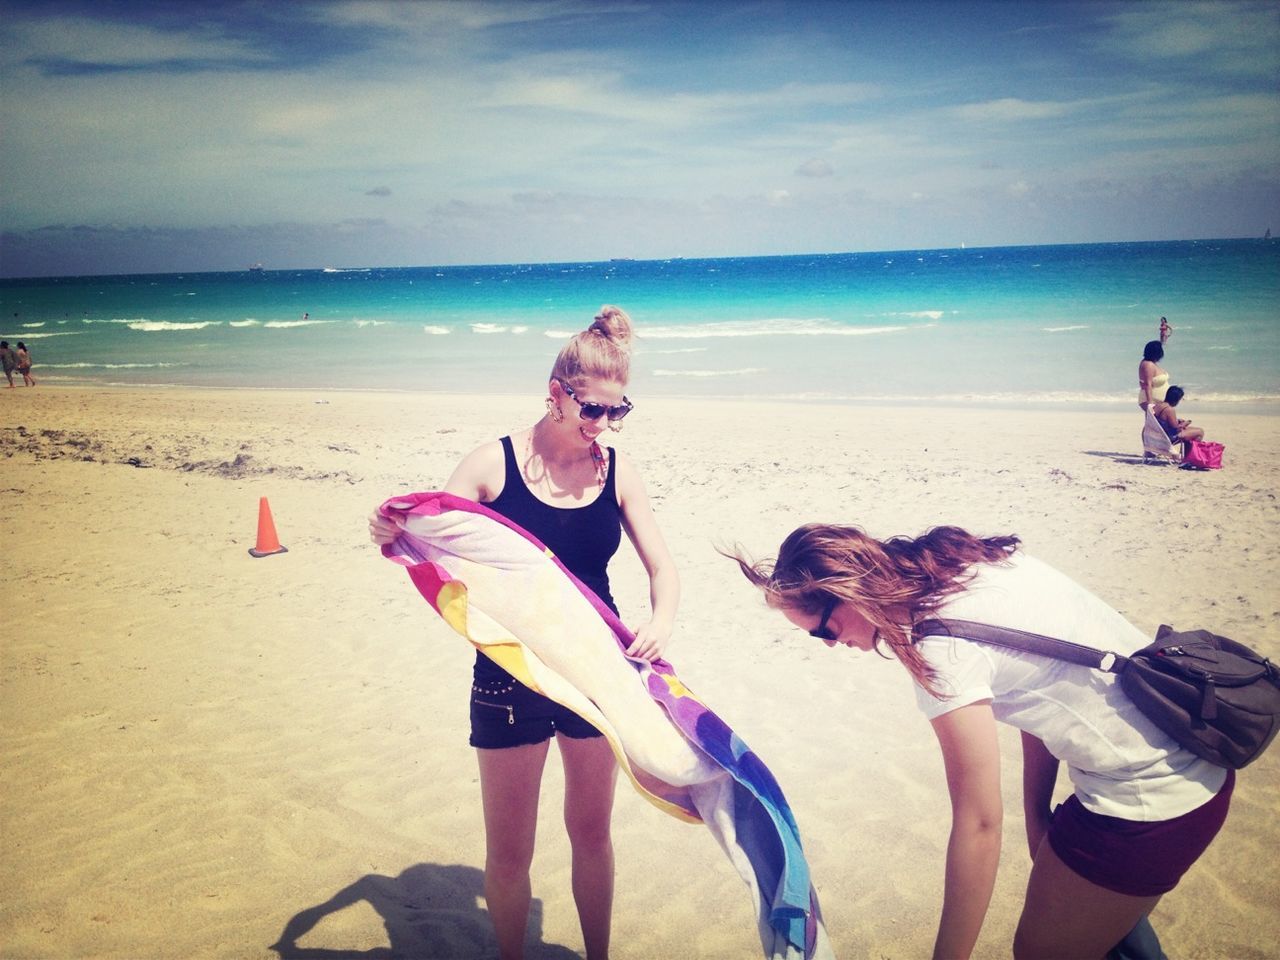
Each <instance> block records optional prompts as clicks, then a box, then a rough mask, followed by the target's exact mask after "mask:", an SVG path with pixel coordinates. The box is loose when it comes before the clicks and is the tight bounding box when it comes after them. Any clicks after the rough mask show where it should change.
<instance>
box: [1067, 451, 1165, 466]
mask: <svg viewBox="0 0 1280 960" xmlns="http://www.w3.org/2000/svg"><path fill="white" fill-rule="evenodd" d="M1080 452H1081V453H1083V454H1085V455H1086V456H1090V457H1106V458H1107V459H1109V460H1114V461H1115V462H1116V463H1124V464H1128V465H1129V466H1132V467H1178V466H1181V464H1179V463H1178V461H1176V460H1161V459H1160V458H1159V457H1144V456H1143V455H1142V454H1140V453H1137V454H1134V453H1119V452H1117V451H1115V450H1081V451H1080Z"/></svg>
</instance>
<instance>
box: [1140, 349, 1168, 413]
mask: <svg viewBox="0 0 1280 960" xmlns="http://www.w3.org/2000/svg"><path fill="white" fill-rule="evenodd" d="M1163 359H1164V347H1163V346H1161V345H1160V341H1159V340H1149V341H1147V345H1146V346H1145V347H1143V348H1142V360H1141V361H1140V362H1139V363H1138V406H1140V407H1141V408H1142V409H1143V410H1145V409H1147V406H1148V405H1150V404H1152V403H1155V402H1156V401H1159V400H1163V399H1164V393H1165V391H1166V390H1168V389H1169V374H1168V373H1166V372H1165V370H1164V368H1162V367H1161V366H1160V361H1161V360H1163Z"/></svg>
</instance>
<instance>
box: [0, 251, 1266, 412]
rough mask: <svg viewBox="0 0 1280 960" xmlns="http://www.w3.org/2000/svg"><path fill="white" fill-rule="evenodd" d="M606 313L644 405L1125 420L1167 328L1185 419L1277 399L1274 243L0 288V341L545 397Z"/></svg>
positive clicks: (63, 368) (285, 273) (259, 377)
mask: <svg viewBox="0 0 1280 960" xmlns="http://www.w3.org/2000/svg"><path fill="white" fill-rule="evenodd" d="M603 303H615V304H618V305H619V306H621V307H623V308H624V309H625V310H627V311H628V313H630V314H631V317H632V319H633V320H634V321H635V324H636V332H637V337H638V339H637V342H636V348H635V355H634V359H633V363H632V380H631V383H630V385H629V387H628V392H629V393H630V395H631V396H632V397H633V398H637V399H638V398H642V397H644V396H723V397H751V398H761V399H778V400H783V399H785V400H824V401H836V402H911V403H970V404H984V403H985V404H1000V405H1007V404H1018V405H1021V404H1026V403H1036V404H1042V405H1054V404H1058V405H1068V406H1073V407H1074V406H1078V405H1080V404H1093V405H1116V406H1117V407H1119V406H1120V405H1133V404H1134V403H1135V402H1136V397H1137V365H1138V361H1139V360H1140V359H1141V356H1142V348H1143V345H1144V344H1145V343H1146V342H1147V341H1148V340H1152V339H1156V338H1157V325H1158V322H1159V318H1160V317H1161V316H1162V315H1163V316H1167V317H1168V318H1169V322H1170V323H1171V324H1172V325H1173V328H1174V334H1173V337H1172V338H1171V340H1170V341H1169V343H1168V344H1166V356H1165V361H1164V363H1163V364H1162V365H1163V366H1164V367H1165V368H1166V369H1167V370H1169V372H1170V374H1171V376H1172V381H1173V382H1174V383H1178V384H1180V385H1182V386H1183V387H1184V388H1185V389H1186V391H1187V398H1186V400H1185V401H1184V403H1185V404H1186V405H1187V407H1188V408H1194V407H1196V406H1198V405H1199V404H1200V403H1201V402H1205V403H1213V404H1229V405H1230V408H1231V409H1232V410H1239V411H1241V412H1252V411H1258V410H1265V411H1268V412H1273V411H1274V409H1275V404H1276V403H1277V402H1280V325H1278V323H1277V321H1278V320H1280V243H1278V242H1277V241H1268V240H1248V239H1244V240H1198V241H1166V242H1142V243H1105V244H1069V245H1055V246H1035V247H1027V246H1017V247H983V248H969V249H965V248H960V249H949V250H917V251H891V252H869V253H838V254H808V255H789V256H766V257H721V258H690V259H680V258H673V259H669V260H612V261H596V262H585V263H547V264H494V265H476V266H460V267H392V268H383V267H348V268H337V267H326V268H324V269H322V270H262V271H248V270H241V271H234V272H223V273H177V274H147V275H118V276H100V277H58V278H44V279H15V280H0V336H3V338H4V339H5V340H8V341H9V342H10V343H11V344H12V343H14V342H15V341H18V340H22V341H24V342H26V343H27V345H28V346H29V347H30V348H31V351H32V354H33V357H34V360H35V365H36V366H35V372H36V375H37V376H38V377H40V379H41V382H42V383H44V384H48V385H57V384H59V383H61V384H94V385H131V386H134V385H153V386H197V387H252V388H261V387H268V388H294V389H334V388H339V389H365V390H413V391H430V392H449V393H526V392H535V393H536V392H538V391H542V390H545V387H546V379H547V376H548V372H549V370H550V367H551V362H552V360H553V359H554V356H555V353H556V351H557V350H558V349H559V347H560V346H561V344H562V343H563V342H564V341H565V340H566V339H567V338H568V337H569V336H570V335H571V334H573V333H574V332H576V331H578V330H581V329H584V328H585V327H586V326H587V325H588V324H589V323H590V322H591V318H592V316H593V315H594V314H595V312H596V311H597V310H598V309H599V307H600V305H601V304H603Z"/></svg>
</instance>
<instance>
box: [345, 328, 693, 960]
mask: <svg viewBox="0 0 1280 960" xmlns="http://www.w3.org/2000/svg"><path fill="white" fill-rule="evenodd" d="M631 335H632V327H631V319H630V318H629V317H628V316H627V314H626V313H625V312H623V311H622V310H620V309H619V308H617V307H613V306H604V307H601V309H600V313H599V315H598V316H597V317H595V319H594V321H593V322H592V324H591V326H590V327H588V328H587V329H586V330H585V331H583V332H582V333H579V334H577V335H575V336H574V337H572V338H571V339H570V340H569V342H568V343H567V344H565V346H564V347H563V349H561V351H560V353H559V355H558V356H557V357H556V360H555V363H554V365H553V366H552V368H551V378H550V381H549V382H548V384H547V394H548V395H547V398H546V408H547V412H546V415H545V416H543V417H542V419H541V420H539V421H538V422H537V423H535V424H534V425H533V426H532V427H528V428H526V429H523V430H520V431H513V432H512V433H511V435H510V436H506V437H503V438H501V440H493V441H490V442H488V443H485V444H483V445H482V446H480V447H478V448H476V449H475V450H473V451H472V452H471V453H469V454H467V456H465V457H464V458H463V459H462V462H461V463H459V464H458V466H457V467H456V468H455V469H454V471H453V475H452V476H450V477H449V480H448V482H447V483H446V484H445V487H444V489H445V492H447V493H452V494H455V495H457V496H460V497H466V498H468V499H470V500H475V501H479V502H480V503H484V504H487V505H488V506H489V508H490V509H492V510H494V511H496V512H498V513H500V514H502V515H503V516H504V517H507V518H508V519H510V520H512V521H514V522H515V523H517V524H519V525H520V526H521V527H523V528H524V529H525V530H527V531H529V532H530V533H532V534H533V535H534V536H535V537H537V538H538V539H539V540H541V541H542V542H543V543H544V544H545V545H546V546H547V547H549V548H550V549H551V551H552V552H553V553H555V555H556V556H557V557H559V558H560V559H561V560H562V561H563V562H564V564H565V566H566V567H568V568H569V570H570V572H572V573H573V574H574V575H575V576H577V577H578V579H580V580H581V581H582V582H583V583H585V584H586V585H587V586H588V587H590V588H591V589H592V590H593V591H594V592H595V594H596V596H598V597H599V598H600V599H601V600H602V601H603V602H604V603H605V604H606V605H607V606H608V607H609V608H610V609H612V610H614V612H615V613H616V612H617V607H616V606H615V604H614V602H613V597H612V594H611V593H610V590H609V575H608V569H607V568H608V564H609V560H610V558H611V557H612V556H613V554H614V553H615V551H616V550H617V549H618V546H619V544H620V542H621V536H622V533H623V532H624V531H625V532H626V534H627V536H628V537H629V538H630V539H631V543H632V545H633V546H634V547H635V549H636V553H637V554H639V557H640V561H641V563H642V564H643V565H644V568H645V571H646V572H647V574H648V578H649V597H650V602H651V606H652V611H651V614H650V618H649V620H648V622H647V623H643V624H641V625H640V626H639V628H638V629H637V630H636V631H635V637H636V638H635V642H634V644H633V645H632V646H631V648H630V649H629V650H628V651H627V653H628V655H630V656H633V657H640V658H642V659H645V660H654V659H657V658H658V657H660V656H661V655H662V653H663V651H664V649H665V648H666V645H667V641H668V640H669V639H670V636H671V629H672V624H673V622H674V619H675V613H676V605H677V603H678V601H679V595H680V582H679V578H678V576H677V573H676V569H675V564H674V562H673V561H672V558H671V554H670V552H669V551H668V549H667V545H666V542H665V541H664V539H663V536H662V532H661V531H660V530H659V528H658V524H657V521H656V520H655V518H654V515H653V510H652V508H651V506H650V503H649V497H648V494H647V493H646V492H645V488H644V484H643V482H642V481H641V479H640V475H639V473H638V472H637V471H636V468H635V466H634V465H633V464H632V463H631V461H630V460H629V459H627V458H626V457H624V456H622V455H621V454H620V453H618V452H617V451H616V450H614V449H613V448H612V447H603V448H602V447H601V445H600V443H599V439H600V437H601V435H602V434H603V433H604V430H605V429H606V427H607V428H608V429H610V430H614V431H617V430H621V429H622V420H623V418H624V417H626V416H627V414H629V413H630V412H631V410H632V403H631V401H630V400H628V399H627V397H626V396H625V395H624V393H623V391H624V390H625V389H626V386H627V381H628V378H629V375H630V364H631ZM369 532H370V538H371V539H372V540H373V542H374V543H378V544H385V543H390V542H391V541H393V540H394V539H395V538H396V535H397V534H398V532H399V528H398V527H397V526H396V525H395V524H394V523H392V522H391V521H389V520H387V519H385V518H383V517H382V516H381V515H380V514H378V513H377V512H375V513H374V514H373V516H372V517H370V520H369ZM552 737H554V738H555V740H556V743H557V745H558V746H559V748H560V756H561V760H562V763H563V767H564V778H565V799H564V811H565V826H566V828H567V831H568V834H569V843H570V847H571V849H572V887H573V896H574V901H575V903H576V904H577V908H578V918H579V921H580V923H581V925H582V936H583V940H584V942H585V944H586V954H587V957H588V958H592V960H602V958H605V957H607V956H608V953H609V935H610V926H611V922H612V909H613V841H612V839H611V837H610V819H611V815H612V810H613V795H614V784H615V781H616V778H617V765H616V763H615V761H614V758H613V753H612V751H611V750H610V747H609V744H608V742H607V741H606V740H605V739H604V737H603V736H602V735H601V734H600V732H599V731H598V730H596V729H595V728H594V727H592V726H591V725H590V724H588V723H587V722H586V721H585V720H582V719H581V718H580V717H578V716H577V715H576V714H574V713H573V712H572V711H570V710H568V709H567V708H565V707H562V706H560V705H559V704H557V703H555V702H554V701H552V700H549V699H548V698H546V697H544V696H542V695H541V694H538V693H535V692H534V691H532V690H530V689H529V688H527V687H525V686H523V685H521V684H520V683H519V682H518V681H517V680H516V679H515V677H513V676H512V675H511V674H510V673H508V672H507V671H505V670H503V669H502V668H501V667H499V666H498V665H497V664H496V663H495V662H494V661H492V660H490V659H489V658H488V657H487V656H485V655H484V654H481V653H479V652H477V654H476V660H475V667H474V671H473V682H472V687H471V740H470V742H471V745H472V746H473V747H475V748H476V753H477V756H478V760H479V765H480V797H481V803H482V804H483V807H484V822H485V845H486V856H485V870H484V874H485V876H484V884H485V898H486V902H487V905H488V908H489V915H490V918H491V919H492V921H493V925H494V930H495V932H496V935H497V941H498V951H499V954H500V956H501V957H502V958H503V960H511V958H518V957H520V956H522V952H523V944H524V941H525V927H526V925H527V923H528V917H529V904H530V898H531V886H530V880H529V867H530V864H531V862H532V859H533V851H534V831H535V827H536V825H537V815H538V796H539V791H540V784H541V780H542V770H543V765H544V764H545V762H546V758H547V751H548V744H549V742H550V741H551V739H552Z"/></svg>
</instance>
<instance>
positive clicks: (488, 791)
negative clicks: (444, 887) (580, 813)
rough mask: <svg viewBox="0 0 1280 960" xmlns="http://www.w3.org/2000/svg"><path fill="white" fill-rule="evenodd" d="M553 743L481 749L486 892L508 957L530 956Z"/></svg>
mask: <svg viewBox="0 0 1280 960" xmlns="http://www.w3.org/2000/svg"><path fill="white" fill-rule="evenodd" d="M548 743H549V741H547V740H544V741H543V742H542V743H531V744H525V745H523V746H519V747H506V748H504V749H501V750H477V751H476V756H477V757H478V758H479V761H480V796H481V799H482V801H483V803H484V840H485V858H484V895H485V899H486V900H487V901H488V906H489V917H490V919H491V920H492V921H493V930H494V934H495V935H496V936H497V939H498V955H499V956H500V957H501V958H502V960H520V958H521V957H523V956H524V938H525V930H526V928H527V927H528V925H529V901H530V899H531V897H532V890H531V888H530V884H529V865H530V864H531V863H532V862H533V841H534V835H535V834H536V832H537V827H538V791H539V789H540V788H541V786H542V768H543V765H544V764H545V763H546V760H547V744H548Z"/></svg>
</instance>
